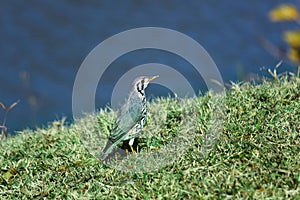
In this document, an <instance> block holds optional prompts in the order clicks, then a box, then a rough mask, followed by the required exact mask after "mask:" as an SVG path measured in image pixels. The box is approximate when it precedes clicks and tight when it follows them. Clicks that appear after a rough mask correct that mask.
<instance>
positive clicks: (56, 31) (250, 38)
mask: <svg viewBox="0 0 300 200" xmlns="http://www.w3.org/2000/svg"><path fill="white" fill-rule="evenodd" d="M281 2H282V1H277V0H269V1H261V0H252V1H240V0H231V1H220V0H210V1H205V0H198V1H179V0H164V1H151V3H150V1H147V2H146V1H136V0H135V1H100V0H99V1H98V0H94V1H75V0H74V1H73V0H72V1H67V0H64V1H52V0H44V1H39V0H31V1H18V0H12V1H0V27H1V28H0V35H1V37H0V39H1V43H0V51H1V52H0V101H1V102H3V103H5V104H6V105H9V104H11V103H13V102H14V101H16V100H20V103H19V104H18V105H17V106H16V107H15V108H14V109H13V110H12V111H11V112H10V113H9V115H8V119H7V120H8V121H7V126H8V128H9V131H10V132H12V131H14V130H21V129H23V128H26V127H35V126H39V127H41V126H46V125H47V122H49V121H53V120H54V119H57V118H61V117H62V116H67V117H68V119H69V120H71V119H72V111H71V105H72V99H71V98H72V87H73V82H74V79H75V76H76V73H77V70H78V69H79V67H80V64H81V63H82V61H83V60H84V58H85V57H86V56H87V54H88V53H89V52H90V51H91V50H92V49H93V48H94V47H95V46H96V45H98V44H99V43H100V42H101V41H103V40H105V39H106V38H108V37H110V36H112V35H114V34H117V33H119V32H122V31H125V30H128V29H132V28H137V27H146V26H154V27H165V28H170V29H174V30H177V31H180V32H182V33H184V34H187V35H188V36H190V37H192V38H193V39H195V40H196V41H198V42H199V43H200V44H201V45H202V46H203V47H204V48H205V49H206V50H207V51H208V53H209V54H210V55H211V56H212V58H213V59H214V61H215V62H216V64H217V66H218V67H219V70H220V72H221V74H222V77H223V79H224V81H225V82H229V81H230V80H232V81H239V80H248V79H249V78H250V77H253V76H254V75H257V74H258V75H266V73H265V72H263V71H261V70H260V68H261V67H263V66H266V67H269V68H272V67H274V66H275V64H276V63H277V62H278V61H279V59H280V58H277V57H274V56H272V55H271V54H270V52H268V51H267V50H266V49H265V47H264V45H262V42H261V41H262V39H263V40H264V39H267V40H269V41H271V42H272V43H274V44H275V45H278V46H282V45H284V42H283V41H282V36H281V34H282V31H283V30H284V29H285V28H286V26H291V25H290V24H287V25H285V24H282V23H280V24H274V23H271V22H270V21H269V19H268V16H267V13H268V11H269V10H270V9H272V8H273V7H274V6H276V5H278V4H279V3H281ZM284 2H286V1H284ZM290 2H293V3H295V2H296V1H290ZM148 62H158V63H164V64H167V65H169V66H175V67H177V68H178V69H181V70H182V71H183V73H186V76H191V77H189V79H190V80H191V82H192V84H193V80H195V81H194V82H195V83H196V82H197V81H196V79H197V78H199V77H197V76H195V77H193V76H192V74H193V69H192V67H189V66H188V64H187V63H185V62H184V61H183V60H180V59H179V58H177V57H176V56H174V55H170V54H168V53H164V52H161V51H154V50H153V51H151V50H149V51H143V52H133V53H130V54H128V55H125V56H122V57H120V58H119V59H118V60H116V61H115V62H114V63H113V64H112V66H110V68H109V70H108V71H107V75H106V78H105V80H102V81H101V84H100V83H99V85H101V87H103V88H105V89H106V90H107V93H105V94H98V93H97V98H96V101H97V106H98V107H103V106H104V105H106V104H107V102H109V100H110V99H109V98H110V95H111V90H112V88H113V85H114V84H115V81H117V78H116V77H119V76H120V75H121V74H122V70H116V69H120V66H122V69H130V68H131V67H133V66H136V65H139V64H143V63H148ZM286 66H287V67H286V68H283V69H282V70H289V71H293V70H295V68H293V67H292V66H290V64H288V63H287V64H286ZM194 87H196V88H197V85H196V86H195V85H194ZM200 89H201V88H200ZM152 91H154V92H155V89H153V88H152ZM157 94H164V92H162V91H157ZM0 117H3V112H2V113H1V115H0ZM1 120H2V118H0V121H1Z"/></svg>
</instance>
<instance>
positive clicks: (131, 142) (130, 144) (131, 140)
mask: <svg viewBox="0 0 300 200" xmlns="http://www.w3.org/2000/svg"><path fill="white" fill-rule="evenodd" d="M133 143H134V138H132V139H130V140H129V146H130V149H131V152H132V153H134V149H133V147H132V145H133Z"/></svg>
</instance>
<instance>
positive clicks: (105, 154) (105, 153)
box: [99, 138, 122, 161]
mask: <svg viewBox="0 0 300 200" xmlns="http://www.w3.org/2000/svg"><path fill="white" fill-rule="evenodd" d="M121 141H122V138H120V139H119V140H117V141H115V142H112V141H111V140H108V141H107V143H106V146H105V148H104V149H103V150H102V153H101V155H100V157H99V158H100V160H102V161H104V160H107V159H108V156H109V155H110V154H111V153H112V152H113V150H114V149H115V148H116V146H117V145H118V144H119V143H120V142H121Z"/></svg>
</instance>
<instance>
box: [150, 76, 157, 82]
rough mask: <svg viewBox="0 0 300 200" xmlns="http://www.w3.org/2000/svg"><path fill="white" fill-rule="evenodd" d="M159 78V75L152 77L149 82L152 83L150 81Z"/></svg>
mask: <svg viewBox="0 0 300 200" xmlns="http://www.w3.org/2000/svg"><path fill="white" fill-rule="evenodd" d="M158 77H159V76H158V75H156V76H153V77H151V78H150V79H149V82H150V81H153V80H154V79H157V78H158Z"/></svg>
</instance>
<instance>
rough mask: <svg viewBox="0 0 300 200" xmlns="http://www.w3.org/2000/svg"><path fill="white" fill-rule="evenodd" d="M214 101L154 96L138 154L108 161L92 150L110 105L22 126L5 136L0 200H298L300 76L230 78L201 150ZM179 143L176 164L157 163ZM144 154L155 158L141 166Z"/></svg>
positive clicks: (107, 122) (105, 127)
mask: <svg viewBox="0 0 300 200" xmlns="http://www.w3.org/2000/svg"><path fill="white" fill-rule="evenodd" d="M213 99H218V98H216V96H214V95H212V94H207V95H206V96H204V97H200V98H195V99H183V100H182V101H176V100H174V99H170V98H167V99H157V100H155V101H154V102H153V103H151V104H150V105H149V116H148V121H147V125H146V127H145V130H144V133H143V135H142V136H141V139H140V143H139V148H140V153H138V154H135V155H133V156H130V158H129V159H126V160H125V161H121V162H118V163H116V164H114V165H113V163H112V165H111V167H109V166H106V165H103V164H102V162H100V161H99V160H98V159H96V158H95V157H94V156H93V155H95V156H98V152H99V150H101V148H103V146H104V144H105V140H103V138H105V137H107V135H108V134H109V130H110V129H111V127H112V124H113V120H114V117H115V113H114V112H112V111H108V110H101V111H100V112H99V113H97V114H95V115H89V116H87V117H86V118H84V119H82V120H80V121H78V122H76V123H74V124H72V125H68V126H67V125H65V124H64V120H61V121H55V122H53V123H52V124H50V125H49V126H48V127H45V128H41V129H37V130H24V131H21V132H20V133H18V135H17V136H15V137H9V138H7V139H6V140H3V141H1V142H0V151H1V155H0V199H21V198H24V199H31V198H37V199H38V198H49V199H52V198H56V199H66V198H67V199H95V198H96V199H107V198H109V199H115V198H118V199H128V198H132V199H165V198H167V199H179V198H182V199H183V198H184V199H199V198H201V199H202V198H203V199H231V198H233V199H239V198H240V199H253V198H254V199H289V198H290V199H292V198H294V199H299V198H300V185H299V182H300V79H299V78H297V77H295V76H292V77H287V76H283V77H281V78H280V79H276V80H274V81H270V80H265V81H263V83H262V84H260V85H256V86H253V85H251V84H249V83H244V84H233V86H232V90H230V91H228V92H227V95H226V97H225V98H224V99H221V101H220V102H221V103H222V105H224V112H225V117H224V123H223V124H221V125H223V130H222V132H221V133H220V134H219V135H217V136H218V137H217V138H216V140H213V141H214V142H215V143H214V144H215V145H214V146H211V147H210V149H209V148H206V150H208V149H209V150H210V151H205V152H207V153H206V154H204V153H203V152H204V150H205V149H203V145H205V144H206V142H205V141H206V140H205V138H207V137H206V136H207V134H205V133H206V132H207V130H215V128H217V127H216V125H215V124H214V123H212V126H210V125H209V124H210V123H209V122H212V121H209V120H210V119H212V118H213V114H214V113H215V112H216V108H215V107H214V104H212V102H213V101H212V100H213ZM219 100H220V99H219ZM217 130H219V129H217ZM148 136H149V137H148ZM174 138H175V139H174ZM176 138H177V139H176ZM190 138H191V139H190ZM175 141H176V142H179V143H180V144H181V145H178V146H184V147H187V149H185V150H184V149H181V148H180V147H176V145H175V147H174V146H172V145H171V146H170V148H171V149H172V148H173V149H172V150H173V151H171V152H172V154H171V155H175V156H174V157H172V158H171V159H173V160H174V162H170V160H168V159H167V160H166V161H165V162H163V161H164V160H158V161H156V160H155V159H153V158H154V157H153V155H156V154H157V152H160V151H158V149H161V150H162V151H164V145H169V144H172V143H173V144H177V143H174V142H175ZM83 144H85V145H83ZM85 146H86V147H85ZM149 152H150V155H151V156H152V157H151V156H149ZM91 153H92V154H93V155H91ZM151 153H152V154H151ZM177 153H178V154H177ZM145 156H146V157H145ZM147 156H149V157H147ZM131 158H132V159H131ZM145 158H146V159H147V160H148V161H149V162H148V164H144V163H141V162H136V161H137V160H138V161H140V160H139V159H145ZM158 159H159V158H158ZM149 163H150V164H152V165H149ZM133 164H135V165H134V166H132V165H133ZM159 164H162V165H161V166H159ZM153 165H155V166H159V167H157V168H151V167H152V166H153ZM116 166H117V167H116ZM118 167H121V168H118ZM117 169H122V170H117ZM124 169H126V170H124ZM143 169H144V170H145V169H146V170H149V171H147V172H145V171H144V172H143Z"/></svg>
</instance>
